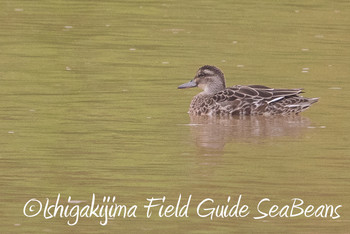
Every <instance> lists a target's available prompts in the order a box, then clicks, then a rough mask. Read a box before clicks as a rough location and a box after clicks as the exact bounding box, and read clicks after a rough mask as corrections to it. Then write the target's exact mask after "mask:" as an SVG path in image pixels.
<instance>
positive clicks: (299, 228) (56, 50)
mask: <svg viewBox="0 0 350 234" xmlns="http://www.w3.org/2000/svg"><path fill="white" fill-rule="evenodd" d="M349 30H350V2H349V1H340V0H339V1H331V0H318V1H310V0H307V1H304V0H295V1H273V0H267V1H265V0H264V1H258V0H249V1H244V0H235V1H212V0H205V1H142V0H141V1H108V0H102V1H78V0H70V1H68V0H56V1H33V0H28V1H24V0H22V1H19V0H1V1H0V163H1V164H0V174H1V183H0V186H1V187H0V203H1V209H0V215H1V219H0V224H1V231H0V232H1V233H106V232H110V233H145V232H146V233H164V232H171V233H250V232H256V233H261V232H275V233H286V232H290V233H300V232H301V233H348V232H349V231H350V221H349V220H350V208H349V207H350V172H349V163H350V161H349V157H350V147H349V143H350V141H349V129H350V123H349V117H350V115H349V110H350V108H349V105H350V102H349V100H350V99H349V98H350V96H349V94H350V93H349V89H350V84H349V78H350V77H349V75H350V56H349V55H350V46H349V45H350V31H349ZM205 64H211V65H216V66H218V67H220V68H221V69H222V70H223V71H224V73H225V75H226V83H227V84H228V85H236V84H242V85H243V84H261V85H267V86H272V87H276V88H304V89H305V92H306V93H305V94H304V96H307V97H320V101H319V103H317V104H315V105H313V106H312V108H310V109H309V110H307V111H306V112H304V113H303V114H302V115H301V116H297V117H282V118H281V117H275V118H260V117H252V118H243V119H232V120H227V119H226V120H225V119H198V118H190V117H189V116H188V114H187V110H188V106H189V103H190V101H191V98H192V97H193V96H194V95H195V94H197V93H198V92H199V90H198V89H190V90H177V86H178V85H180V84H182V83H185V82H187V81H189V80H190V79H192V77H193V76H194V74H195V72H196V70H197V69H198V68H199V67H200V66H202V65H205ZM59 193H60V194H61V200H60V202H61V204H63V205H68V203H67V198H68V196H71V198H72V200H74V201H73V203H72V204H71V205H75V204H79V205H81V206H84V205H87V204H91V197H92V194H93V193H95V195H96V202H97V203H99V204H103V202H102V199H103V196H116V203H118V204H119V203H120V204H126V205H128V206H131V205H133V204H136V205H137V206H138V210H137V218H125V219H124V218H121V217H116V218H115V219H111V220H109V221H108V224H107V225H106V226H101V225H100V224H99V222H100V220H101V219H99V218H81V219H80V220H79V222H78V224H76V225H75V226H72V227H71V226H69V225H68V224H67V221H69V220H73V218H60V217H56V218H51V219H45V218H44V217H43V215H42V214H41V215H38V216H36V217H32V218H28V217H25V215H24V213H23V207H24V205H25V203H26V202H27V201H28V200H29V199H31V198H36V199H38V200H40V201H42V202H43V204H44V203H45V201H46V200H45V199H46V198H48V199H50V204H54V203H55V201H56V199H57V195H58V194H59ZM179 194H181V195H182V197H183V201H182V203H181V205H183V204H184V203H185V202H186V201H187V200H186V199H188V197H189V195H192V200H191V206H190V208H189V211H188V216H189V217H188V218H180V217H178V218H176V217H174V216H172V217H170V218H164V217H163V218H160V217H158V213H157V209H155V210H154V213H153V215H152V217H151V218H147V217H146V214H145V210H144V208H143V206H144V205H145V204H147V201H146V199H147V198H151V197H155V198H157V197H158V198H159V197H163V196H166V204H168V205H169V204H173V205H176V203H177V199H178V197H179ZM240 194H242V201H241V202H242V203H244V204H247V205H248V206H249V207H250V209H251V213H250V214H249V215H248V216H247V217H245V218H242V217H241V218H236V217H233V218H230V217H228V218H213V220H210V218H204V217H203V218H201V217H199V216H198V215H197V214H196V206H197V204H198V203H199V202H200V201H202V200H203V199H205V198H212V199H213V200H215V205H219V204H223V205H225V204H227V199H228V196H230V197H231V203H230V204H231V206H232V204H235V203H234V201H237V198H238V196H239V195H240ZM263 198H269V199H270V200H271V203H265V204H266V207H265V208H264V209H265V210H268V208H267V207H269V206H272V205H273V204H277V205H279V206H284V205H292V200H291V199H292V198H300V199H302V200H303V201H304V202H305V204H306V205H310V204H311V205H314V206H316V207H318V206H320V205H324V204H328V205H334V206H336V205H342V207H341V208H340V209H339V210H338V212H339V214H340V216H341V217H340V218H338V219H332V218H330V217H329V216H328V217H327V218H322V217H314V216H312V217H310V218H306V217H305V216H298V217H292V218H291V217H289V218H285V217H284V218H280V217H275V218H271V217H267V218H264V219H259V220H255V219H253V217H254V216H257V215H258V213H257V211H256V208H255V207H256V205H257V203H258V202H259V201H260V200H261V199H263ZM79 202H81V203H79ZM104 204H107V203H104ZM110 204H111V203H110ZM269 204H270V205H269ZM209 205H210V204H209V203H208V206H207V207H209ZM215 205H213V206H215ZM305 207H306V206H304V208H305Z"/></svg>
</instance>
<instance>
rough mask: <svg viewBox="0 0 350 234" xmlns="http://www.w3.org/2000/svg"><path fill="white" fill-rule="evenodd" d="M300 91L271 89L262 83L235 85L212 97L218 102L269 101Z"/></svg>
mask: <svg viewBox="0 0 350 234" xmlns="http://www.w3.org/2000/svg"><path fill="white" fill-rule="evenodd" d="M301 92H302V89H273V88H269V87H266V86H262V85H249V86H243V85H236V86H233V87H230V88H226V89H225V90H222V91H220V92H218V93H216V94H215V95H214V96H213V99H214V100H215V101H216V102H218V103H220V102H227V101H235V100H241V101H242V100H244V101H246V102H251V101H252V102H256V101H264V102H267V103H271V102H275V101H278V100H281V99H282V98H284V97H290V96H295V95H298V94H299V93H301Z"/></svg>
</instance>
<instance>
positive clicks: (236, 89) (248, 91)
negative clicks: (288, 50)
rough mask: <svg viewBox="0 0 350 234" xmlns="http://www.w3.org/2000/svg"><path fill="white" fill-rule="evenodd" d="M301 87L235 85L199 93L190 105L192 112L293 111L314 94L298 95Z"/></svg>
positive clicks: (309, 101) (303, 107)
mask: <svg viewBox="0 0 350 234" xmlns="http://www.w3.org/2000/svg"><path fill="white" fill-rule="evenodd" d="M301 92H302V90H301V89H273V88H269V87H266V86H262V85H248V86H242V85H236V86H233V87H229V88H226V89H224V90H222V91H219V92H217V93H215V94H214V95H207V94H205V93H200V94H198V95H197V96H195V97H194V98H193V100H192V102H191V105H190V110H189V113H190V114H196V115H259V114H270V115H274V114H291V113H294V114H297V113H299V112H301V111H304V110H306V109H307V108H308V107H310V105H311V104H313V103H315V102H317V100H318V98H305V97H302V96H299V94H300V93H301Z"/></svg>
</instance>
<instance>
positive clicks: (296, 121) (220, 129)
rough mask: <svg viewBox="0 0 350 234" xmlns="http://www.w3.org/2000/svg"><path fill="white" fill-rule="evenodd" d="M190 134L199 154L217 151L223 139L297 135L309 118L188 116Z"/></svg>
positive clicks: (258, 139) (255, 139) (256, 139)
mask: <svg viewBox="0 0 350 234" xmlns="http://www.w3.org/2000/svg"><path fill="white" fill-rule="evenodd" d="M190 120H191V122H190V124H189V126H190V131H191V137H192V140H193V141H194V143H195V144H196V146H197V147H198V149H199V153H200V154H202V155H206V156H210V155H218V154H221V152H222V150H223V148H224V146H225V144H226V143H230V142H247V143H262V142H264V141H266V140H273V139H277V138H280V137H292V138H297V137H300V136H301V133H302V132H303V130H305V129H307V127H308V126H309V125H310V120H309V119H308V118H306V117H302V116H299V115H294V116H241V117H231V118H219V117H208V116H190Z"/></svg>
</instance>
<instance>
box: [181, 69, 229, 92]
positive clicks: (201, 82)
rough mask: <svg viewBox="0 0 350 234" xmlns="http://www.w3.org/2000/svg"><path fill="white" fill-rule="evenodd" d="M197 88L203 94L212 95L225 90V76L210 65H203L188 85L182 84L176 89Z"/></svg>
mask: <svg viewBox="0 0 350 234" xmlns="http://www.w3.org/2000/svg"><path fill="white" fill-rule="evenodd" d="M193 87H199V88H201V89H203V90H204V92H205V93H208V94H214V93H216V92H218V91H220V90H223V89H225V87H226V86H225V76H224V73H222V71H221V70H220V69H219V68H217V67H215V66H210V65H205V66H203V67H201V68H199V69H198V71H197V73H196V76H195V77H194V78H193V80H191V81H190V82H188V83H185V84H182V85H180V86H179V87H178V89H186V88H193Z"/></svg>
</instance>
